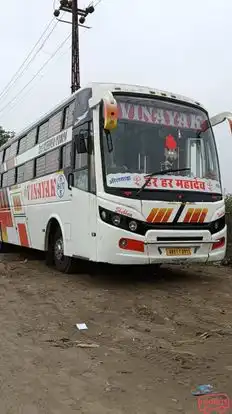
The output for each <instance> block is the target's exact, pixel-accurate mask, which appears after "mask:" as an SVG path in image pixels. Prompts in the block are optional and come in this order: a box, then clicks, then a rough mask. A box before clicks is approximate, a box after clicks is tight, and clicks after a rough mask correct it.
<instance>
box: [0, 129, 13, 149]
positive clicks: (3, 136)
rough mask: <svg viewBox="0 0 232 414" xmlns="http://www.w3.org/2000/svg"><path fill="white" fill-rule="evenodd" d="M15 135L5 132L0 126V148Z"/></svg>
mask: <svg viewBox="0 0 232 414" xmlns="http://www.w3.org/2000/svg"><path fill="white" fill-rule="evenodd" d="M14 135H15V133H14V132H10V131H5V130H4V129H3V128H2V127H1V126H0V147H1V146H2V145H3V144H5V143H6V141H8V139H9V138H13V137H14Z"/></svg>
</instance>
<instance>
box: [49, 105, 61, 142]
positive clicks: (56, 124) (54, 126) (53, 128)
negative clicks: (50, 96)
mask: <svg viewBox="0 0 232 414" xmlns="http://www.w3.org/2000/svg"><path fill="white" fill-rule="evenodd" d="M62 116H63V112H62V111H60V112H58V113H57V114H55V115H53V116H52V117H51V118H50V119H49V127H48V137H51V136H53V135H56V134H58V133H59V132H60V131H61V128H62Z"/></svg>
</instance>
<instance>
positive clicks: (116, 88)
mask: <svg viewBox="0 0 232 414" xmlns="http://www.w3.org/2000/svg"><path fill="white" fill-rule="evenodd" d="M87 88H91V89H92V95H93V97H94V96H103V95H104V92H106V91H111V92H112V93H113V92H127V93H136V94H141V95H151V96H157V97H162V98H170V99H173V100H177V101H182V102H186V103H188V104H192V105H194V106H199V107H200V108H202V109H205V108H204V107H203V106H202V105H201V104H200V103H199V102H197V101H194V100H193V99H190V98H188V97H185V96H182V95H178V94H174V93H172V92H167V91H162V90H159V89H154V88H150V87H148V86H140V85H129V84H121V83H101V82H92V83H89V84H87V85H86V86H84V87H82V88H81V89H79V90H78V91H77V92H75V94H73V95H71V96H70V97H69V98H66V99H65V100H63V101H62V102H60V104H59V105H57V106H55V107H54V108H52V109H51V110H50V111H49V112H47V113H45V114H44V115H43V116H42V117H40V118H39V119H37V121H36V122H33V123H32V124H30V125H29V126H28V127H27V128H25V129H24V130H22V131H20V132H19V133H18V134H16V136H15V137H13V138H11V139H9V140H8V141H7V142H6V143H5V144H4V145H2V147H1V150H2V149H4V148H5V147H7V146H8V145H9V144H12V143H13V142H14V141H16V140H17V139H19V138H20V137H23V136H25V135H27V134H28V132H30V131H31V130H32V129H33V128H35V127H36V126H37V125H38V124H42V123H43V122H45V121H46V120H47V119H48V117H49V116H50V115H51V114H53V113H56V112H58V111H59V110H60V109H61V108H63V107H64V106H66V105H68V104H69V103H71V102H72V101H73V100H74V98H75V96H76V95H77V94H78V93H80V92H81V91H83V90H84V89H87Z"/></svg>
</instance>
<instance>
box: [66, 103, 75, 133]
mask: <svg viewBox="0 0 232 414" xmlns="http://www.w3.org/2000/svg"><path fill="white" fill-rule="evenodd" d="M74 109H75V101H73V102H71V103H70V105H69V106H68V107H67V108H66V110H65V122H64V128H68V127H70V126H71V125H72V123H73V114H74Z"/></svg>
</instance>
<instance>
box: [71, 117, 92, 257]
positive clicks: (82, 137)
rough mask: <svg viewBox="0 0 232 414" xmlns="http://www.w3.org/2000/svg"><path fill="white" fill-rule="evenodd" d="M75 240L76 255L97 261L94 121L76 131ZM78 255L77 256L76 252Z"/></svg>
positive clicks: (74, 172)
mask: <svg viewBox="0 0 232 414" xmlns="http://www.w3.org/2000/svg"><path fill="white" fill-rule="evenodd" d="M72 154H73V160H72V166H73V169H72V171H73V172H72V174H71V175H72V183H71V188H72V217H73V219H72V239H73V241H74V243H75V246H74V249H73V250H74V251H76V252H77V253H76V256H79V257H81V258H86V259H91V260H95V259H96V251H97V250H96V226H97V212H96V208H97V203H96V196H95V192H96V189H95V169H94V154H93V133H92V121H87V122H85V123H83V124H82V125H79V126H78V127H76V128H74V130H73V151H72ZM74 254H75V253H74Z"/></svg>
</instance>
